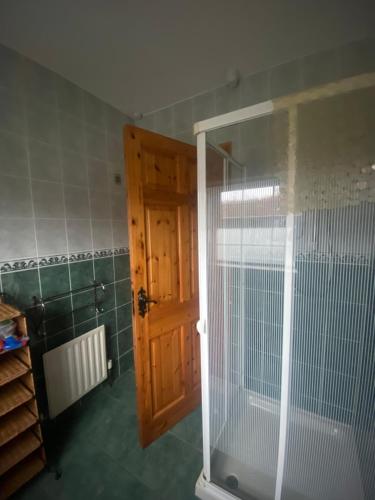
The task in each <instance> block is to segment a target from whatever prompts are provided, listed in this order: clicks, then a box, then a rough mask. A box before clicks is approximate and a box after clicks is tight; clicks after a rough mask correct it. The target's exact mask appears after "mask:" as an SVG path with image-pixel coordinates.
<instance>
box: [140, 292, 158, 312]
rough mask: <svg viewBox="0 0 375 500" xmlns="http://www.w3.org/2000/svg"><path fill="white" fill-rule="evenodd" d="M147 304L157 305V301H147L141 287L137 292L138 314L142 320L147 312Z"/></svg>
mask: <svg viewBox="0 0 375 500" xmlns="http://www.w3.org/2000/svg"><path fill="white" fill-rule="evenodd" d="M148 304H157V301H156V300H152V299H149V298H148V297H147V295H146V290H145V289H144V288H143V287H142V286H141V288H140V289H139V291H138V313H139V315H140V316H141V317H142V318H144V317H145V316H146V312H148V311H149V309H148Z"/></svg>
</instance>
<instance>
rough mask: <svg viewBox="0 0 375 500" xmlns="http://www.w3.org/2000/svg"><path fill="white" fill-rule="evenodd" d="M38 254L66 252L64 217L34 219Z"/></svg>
mask: <svg viewBox="0 0 375 500" xmlns="http://www.w3.org/2000/svg"><path fill="white" fill-rule="evenodd" d="M35 227H36V237H37V242H38V255H39V257H40V256H47V255H58V254H64V253H66V252H67V238H66V228H65V219H54V220H51V219H36V221H35Z"/></svg>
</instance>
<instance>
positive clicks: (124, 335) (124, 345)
mask: <svg viewBox="0 0 375 500" xmlns="http://www.w3.org/2000/svg"><path fill="white" fill-rule="evenodd" d="M117 336H118V349H119V355H120V356H122V354H124V353H125V352H126V351H129V349H131V348H132V347H133V335H132V329H131V328H127V329H126V330H123V331H122V332H119V333H118V334H117Z"/></svg>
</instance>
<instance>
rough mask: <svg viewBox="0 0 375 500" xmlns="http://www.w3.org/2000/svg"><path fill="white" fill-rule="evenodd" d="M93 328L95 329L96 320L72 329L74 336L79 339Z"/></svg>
mask: <svg viewBox="0 0 375 500" xmlns="http://www.w3.org/2000/svg"><path fill="white" fill-rule="evenodd" d="M94 328H96V318H95V319H90V320H89V321H85V322H84V323H80V324H79V325H76V326H75V327H74V336H75V337H79V336H80V335H83V334H84V333H87V332H89V331H90V330H93V329H94Z"/></svg>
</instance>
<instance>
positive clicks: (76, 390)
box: [43, 326, 107, 418]
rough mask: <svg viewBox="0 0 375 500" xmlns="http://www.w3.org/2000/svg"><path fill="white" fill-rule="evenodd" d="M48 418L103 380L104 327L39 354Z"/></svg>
mask: <svg viewBox="0 0 375 500" xmlns="http://www.w3.org/2000/svg"><path fill="white" fill-rule="evenodd" d="M43 365H44V375H45V379H46V388H47V397H48V408H49V416H50V418H54V417H56V415H58V414H59V413H61V412H62V411H63V410H65V408H67V407H68V406H70V405H71V404H73V403H74V402H75V401H77V400H78V399H79V398H81V397H82V396H83V395H84V394H87V393H88V392H90V391H91V389H93V388H94V387H95V386H97V385H98V384H100V383H101V382H103V380H105V379H106V378H107V354H106V343H105V330H104V326H100V327H99V328H95V329H94V330H91V331H90V332H87V333H85V334H84V335H81V336H80V337H77V338H76V339H73V340H71V341H69V342H66V343H65V344H63V345H61V346H59V347H56V349H52V350H51V351H48V352H46V353H45V354H43Z"/></svg>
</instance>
